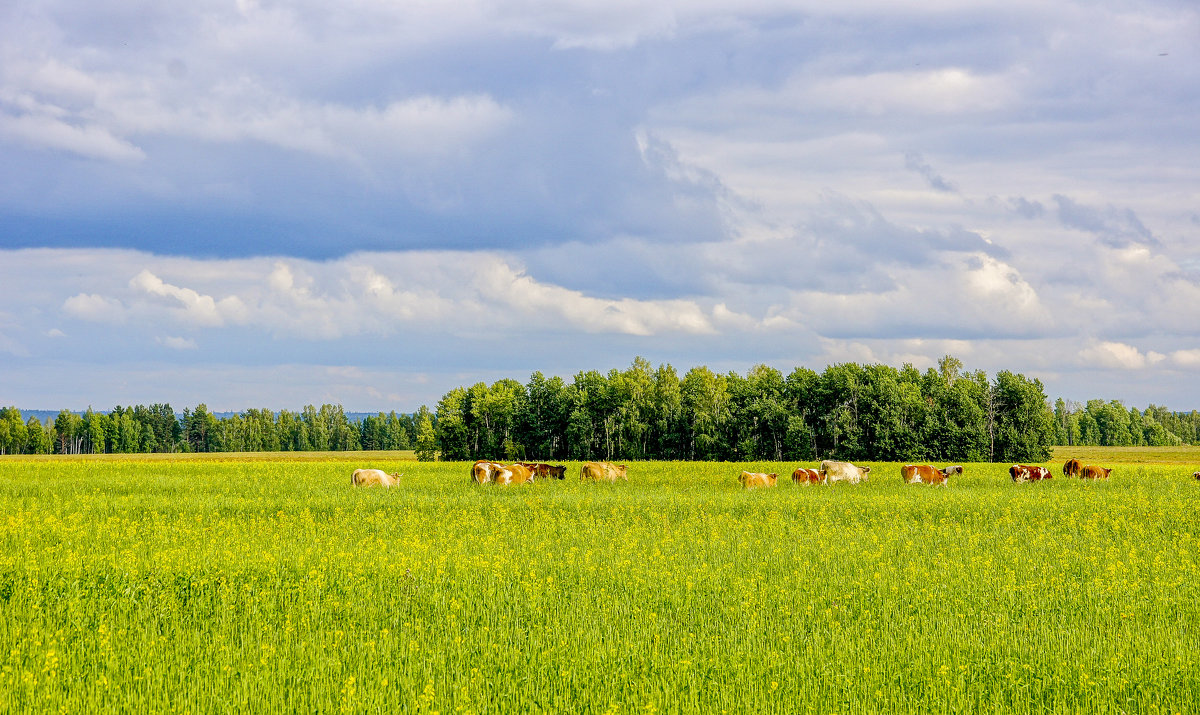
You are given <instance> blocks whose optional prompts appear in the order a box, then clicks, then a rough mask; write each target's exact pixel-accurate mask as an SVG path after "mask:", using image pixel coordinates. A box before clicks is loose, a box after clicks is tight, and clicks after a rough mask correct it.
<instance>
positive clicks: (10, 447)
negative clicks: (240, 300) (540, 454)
mask: <svg viewBox="0 0 1200 715" xmlns="http://www.w3.org/2000/svg"><path fill="white" fill-rule="evenodd" d="M428 413H429V411H428V410H427V409H423V412H422V411H418V412H417V414H415V415H407V414H396V413H395V412H391V413H389V414H386V415H385V414H383V413H382V412H381V413H379V414H378V415H368V416H366V417H364V418H363V419H362V420H359V421H352V420H350V419H349V418H348V417H347V416H346V413H345V411H344V410H343V409H342V407H341V405H321V407H320V408H316V407H313V406H312V405H309V406H307V407H305V408H304V409H303V410H302V411H300V412H291V411H288V410H283V411H281V412H274V411H272V410H268V409H251V410H246V411H245V412H240V413H237V414H235V415H231V416H228V417H223V418H219V417H217V416H216V415H214V414H213V413H212V412H210V411H209V410H208V407H207V406H205V405H203V404H201V405H199V406H197V407H196V408H195V409H190V408H189V409H184V411H183V414H182V415H177V414H176V413H175V411H174V410H173V409H171V406H170V405H169V404H165V403H163V404H154V405H150V406H149V407H147V406H145V405H137V406H135V407H120V406H118V407H116V408H114V409H113V410H112V411H111V412H109V413H104V412H97V411H95V410H92V409H91V408H89V409H88V410H87V411H86V412H84V413H83V414H82V415H80V414H76V413H73V412H69V411H67V410H63V411H61V412H59V413H58V416H57V417H55V419H54V420H52V421H51V420H47V421H46V422H45V423H42V422H41V421H40V420H38V418H37V417H30V418H29V419H28V420H24V421H23V420H22V419H21V412H20V410H18V409H17V408H15V407H5V408H3V409H0V454H132V453H139V452H140V453H146V452H293V451H294V452H302V451H344V450H359V449H368V450H384V449H412V448H413V437H414V435H415V434H416V430H417V427H418V423H419V421H420V420H421V419H422V418H424V419H425V420H426V421H429V419H430V417H429V414H428ZM429 430H432V425H430V426H429Z"/></svg>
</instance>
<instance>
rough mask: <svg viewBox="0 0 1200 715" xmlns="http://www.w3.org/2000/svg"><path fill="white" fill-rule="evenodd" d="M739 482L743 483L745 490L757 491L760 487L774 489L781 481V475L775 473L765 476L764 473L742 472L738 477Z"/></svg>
mask: <svg viewBox="0 0 1200 715" xmlns="http://www.w3.org/2000/svg"><path fill="white" fill-rule="evenodd" d="M738 481H739V482H741V483H742V488H743V489H757V488H758V487H773V486H775V484H776V483H778V481H779V475H778V474H776V473H775V472H771V473H770V474H765V473H763V472H742V473H741V474H739V475H738Z"/></svg>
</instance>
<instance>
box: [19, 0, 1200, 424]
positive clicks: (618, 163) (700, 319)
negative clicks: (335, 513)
mask: <svg viewBox="0 0 1200 715" xmlns="http://www.w3.org/2000/svg"><path fill="white" fill-rule="evenodd" d="M906 4H907V5H913V6H917V7H919V9H900V8H898V7H897V6H898V5H906ZM1197 117H1200V10H1198V9H1197V6H1196V4H1195V3H1194V2H1193V0H1002V1H1001V0H930V1H929V2H923V3H895V2H891V1H889V0H844V1H843V2H838V3H829V2H817V1H815V0H794V1H792V2H783V1H776V0H742V1H741V2H736V3H733V2H722V1H720V0H689V1H687V2H673V1H672V0H662V1H660V2H654V3H646V2H633V1H629V0H553V1H551V0H491V1H488V0H474V1H473V0H464V1H462V2H440V1H439V2H433V1H430V0H347V1H346V2H339V3H333V4H330V3H327V2H312V1H311V0H297V1H295V2H272V1H271V0H194V1H193V2H189V3H183V4H179V3H166V4H164V3H161V2H152V1H150V0H115V1H114V2H105V3H93V2H85V1H83V0H11V1H10V2H5V3H2V4H0V405H9V404H13V405H17V406H20V407H23V408H27V409H59V408H63V407H66V408H71V409H82V408H84V407H86V406H88V405H93V406H95V407H96V408H98V409H111V408H112V407H113V406H115V405H117V404H136V403H147V404H148V403H151V402H163V401H167V402H170V403H171V404H172V405H173V406H175V407H176V408H178V409H182V408H183V407H185V406H191V405H195V404H198V403H200V402H205V403H207V404H208V405H209V407H210V408H212V409H218V410H240V409H245V408H248V407H270V408H275V409H278V408H288V409H298V408H299V407H302V406H303V405H305V404H309V403H313V404H320V403H322V402H337V403H341V404H343V405H344V406H345V407H346V409H348V410H371V411H374V410H391V409H396V410H402V411H407V410H412V409H415V408H416V407H418V406H419V405H421V404H423V403H425V404H429V405H433V404H434V403H435V402H436V401H437V399H438V398H439V397H440V396H441V395H442V394H443V393H444V392H446V390H448V389H450V388H451V387H454V386H457V385H464V384H465V385H469V384H473V383H475V382H478V381H481V380H482V381H486V382H491V381H493V380H496V379H499V378H501V377H514V378H516V379H519V380H522V381H524V380H526V379H528V377H529V375H530V373H531V372H533V371H534V370H542V371H543V372H545V373H547V374H558V375H563V376H564V377H566V378H568V379H569V378H570V377H571V376H572V375H574V374H575V373H576V372H578V371H580V370H587V369H599V370H601V371H607V370H608V369H610V368H613V367H617V368H624V367H626V366H628V365H629V364H630V362H631V361H632V359H633V358H634V356H637V355H641V356H644V357H646V358H647V359H649V360H650V361H651V362H652V363H654V364H656V365H657V364H659V363H662V362H669V363H671V364H672V365H674V366H675V367H676V368H677V369H678V370H679V371H680V373H681V374H682V373H683V372H684V371H686V370H687V369H689V368H691V367H693V366H696V365H708V366H710V367H712V368H714V369H716V370H719V371H727V370H737V371H738V372H742V373H744V372H745V370H746V369H747V368H749V367H750V366H752V365H754V364H757V363H766V364H768V365H773V366H775V367H778V368H780V369H781V370H783V371H785V372H790V371H791V369H792V368H793V367H795V366H797V365H805V366H808V367H812V368H814V369H817V370H820V369H822V368H823V367H824V366H825V365H828V364H831V363H837V362H845V361H853V362H860V363H865V362H882V363H886V364H890V365H895V366H899V365H901V364H903V363H906V362H910V363H912V364H914V365H915V366H917V367H918V368H921V369H924V368H926V367H929V366H931V365H934V364H935V363H936V361H937V359H938V358H939V357H940V356H942V355H944V354H947V353H949V354H953V355H955V356H957V357H958V358H959V359H961V360H962V361H963V362H964V363H965V365H966V367H967V368H968V369H984V370H987V371H988V372H989V373H994V372H995V371H997V370H1001V369H1009V370H1013V371H1017V372H1024V373H1026V374H1027V375H1030V376H1035V377H1038V378H1040V379H1041V380H1042V381H1043V382H1044V383H1045V384H1046V387H1047V393H1048V395H1049V396H1050V397H1051V398H1052V399H1053V398H1055V397H1059V396H1062V397H1066V398H1069V399H1075V400H1086V399H1088V398H1095V397H1101V398H1105V399H1120V400H1124V401H1125V402H1126V404H1128V405H1130V406H1139V407H1142V406H1145V405H1146V404H1148V403H1151V402H1153V403H1155V404H1161V405H1166V406H1168V407H1171V408H1174V409H1189V410H1190V409H1192V408H1200V122H1198V121H1197Z"/></svg>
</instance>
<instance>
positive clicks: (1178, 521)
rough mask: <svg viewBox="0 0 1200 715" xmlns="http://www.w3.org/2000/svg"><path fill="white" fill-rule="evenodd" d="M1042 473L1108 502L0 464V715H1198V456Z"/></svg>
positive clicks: (918, 490)
mask: <svg viewBox="0 0 1200 715" xmlns="http://www.w3.org/2000/svg"><path fill="white" fill-rule="evenodd" d="M1093 449H1095V448H1093ZM1073 455H1078V456H1080V457H1081V458H1083V459H1084V460H1085V462H1088V461H1100V460H1098V459H1096V458H1097V457H1099V458H1103V459H1107V460H1108V461H1103V462H1101V463H1104V464H1106V465H1107V466H1115V467H1116V469H1115V470H1114V472H1113V478H1112V480H1111V481H1109V482H1097V483H1085V482H1080V481H1072V480H1066V479H1063V478H1062V477H1061V475H1060V476H1059V477H1058V478H1056V479H1054V480H1052V481H1049V482H1042V483H1037V484H1021V485H1017V484H1013V483H1012V482H1011V481H1010V480H1009V478H1008V474H1007V471H1006V470H1007V466H1008V465H986V464H984V465H980V464H968V465H966V466H967V473H966V474H965V475H964V476H962V477H956V478H954V479H953V480H952V483H951V485H950V486H949V487H947V488H939V487H925V486H919V485H918V486H906V485H903V484H902V483H901V481H900V478H899V476H898V467H897V465H890V464H879V463H871V466H872V469H873V471H872V479H871V480H870V481H869V482H866V483H863V484H860V485H857V486H850V485H847V484H838V485H835V486H833V487H797V486H793V485H792V484H791V483H790V481H787V479H786V477H787V475H788V474H790V473H791V469H792V468H793V467H795V466H797V465H796V464H786V465H785V464H749V465H735V464H712V463H669V462H655V463H634V464H632V465H630V469H629V472H630V481H629V482H628V483H618V484H590V483H581V482H579V481H578V473H579V465H578V463H574V464H571V465H570V469H569V470H568V479H567V480H565V481H563V482H555V483H537V484H534V485H531V486H527V487H510V488H494V487H479V486H472V485H470V484H468V481H467V473H468V465H466V464H462V463H459V464H454V463H417V462H412V461H401V457H402V456H404V455H395V454H379V453H372V454H369V455H367V454H357V455H337V454H322V455H318V456H314V455H300V456H299V458H297V457H296V456H292V455H278V454H274V455H246V456H242V455H238V456H234V455H221V456H215V457H214V456H209V457H200V458H197V457H170V458H164V457H151V458H128V457H107V458H87V457H76V458H22V457H6V458H0V711H2V712H38V711H58V710H65V711H71V712H117V711H120V712H128V711H138V712H211V711H218V710H219V711H239V712H270V711H281V710H285V711H299V712H311V711H321V712H333V711H341V712H367V711H372V712H395V711H417V712H443V713H449V712H460V711H461V712H536V711H550V712H580V713H592V712H594V713H604V712H635V711H636V712H656V711H666V712H702V713H718V712H797V713H807V712H820V713H827V712H864V713H874V712H914V713H917V712H920V713H926V712H1003V713H1007V712H1012V713H1042V712H1088V713H1121V712H1131V713H1155V712H1165V713H1176V712H1178V713H1194V712H1198V711H1200V518H1198V517H1200V482H1197V481H1195V480H1193V479H1192V478H1191V474H1192V472H1193V471H1195V470H1196V469H1200V450H1197V449H1179V448H1176V449H1174V451H1172V452H1170V453H1167V452H1162V454H1161V455H1157V454H1156V452H1155V450H1137V451H1128V452H1112V451H1111V450H1110V451H1109V452H1104V453H1099V452H1088V453H1085V452H1084V451H1082V448H1081V449H1076V450H1065V448H1060V450H1059V451H1058V452H1057V453H1056V459H1058V458H1059V457H1062V458H1065V457H1066V456H1073ZM354 466H377V467H381V468H385V469H388V471H401V472H403V473H404V476H403V478H402V480H401V482H402V483H401V486H399V487H397V488H395V489H391V490H384V489H376V490H356V489H354V488H353V487H351V486H350V471H351V469H352V468H353V467H354ZM806 466H811V465H806ZM1049 466H1051V467H1052V468H1054V470H1055V472H1056V473H1057V472H1058V470H1059V467H1060V466H1061V460H1059V461H1058V462H1057V463H1052V464H1050V465H1049ZM742 468H750V469H752V470H754V471H778V472H780V473H781V476H783V477H784V481H781V483H780V486H779V487H778V488H776V489H764V490H756V491H748V492H747V491H742V490H741V489H740V488H739V487H738V485H737V482H736V476H737V473H738V471H739V470H740V469H742Z"/></svg>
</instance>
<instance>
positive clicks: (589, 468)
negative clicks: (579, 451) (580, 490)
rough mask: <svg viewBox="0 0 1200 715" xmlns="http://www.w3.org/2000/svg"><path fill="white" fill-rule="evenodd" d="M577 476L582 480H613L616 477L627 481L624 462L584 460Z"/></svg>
mask: <svg viewBox="0 0 1200 715" xmlns="http://www.w3.org/2000/svg"><path fill="white" fill-rule="evenodd" d="M579 478H580V479H581V480H583V481H595V482H599V481H606V482H615V481H617V480H618V479H624V480H625V481H629V477H628V476H627V475H626V471H625V465H624V464H612V463H610V462H586V463H584V465H583V469H582V470H581V471H580V474H579Z"/></svg>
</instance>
